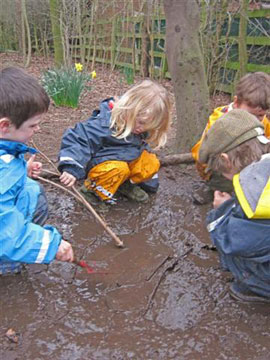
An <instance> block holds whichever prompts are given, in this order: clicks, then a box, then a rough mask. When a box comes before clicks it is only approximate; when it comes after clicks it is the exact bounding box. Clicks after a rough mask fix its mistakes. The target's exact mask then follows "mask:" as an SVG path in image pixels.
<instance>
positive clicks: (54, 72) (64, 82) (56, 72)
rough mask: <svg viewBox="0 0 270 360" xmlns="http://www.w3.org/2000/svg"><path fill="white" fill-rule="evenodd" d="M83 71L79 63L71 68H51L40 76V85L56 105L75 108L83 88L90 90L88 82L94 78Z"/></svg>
mask: <svg viewBox="0 0 270 360" xmlns="http://www.w3.org/2000/svg"><path fill="white" fill-rule="evenodd" d="M93 73H94V72H92V73H91V74H89V73H87V72H84V71H83V66H82V65H81V64H80V63H77V64H75V67H73V68H60V69H51V70H48V71H46V72H45V73H44V74H43V76H42V85H43V87H44V89H45V90H46V92H47V93H48V95H49V96H50V97H51V98H52V99H53V101H54V103H55V105H56V106H67V107H72V108H77V107H78V106H79V100H80V96H81V94H82V92H83V90H84V89H86V90H90V89H91V87H90V86H89V85H88V84H89V82H90V81H91V80H92V78H94V77H95V76H93Z"/></svg>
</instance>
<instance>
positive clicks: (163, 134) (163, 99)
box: [111, 80, 171, 147]
mask: <svg viewBox="0 0 270 360" xmlns="http://www.w3.org/2000/svg"><path fill="white" fill-rule="evenodd" d="M138 117H140V118H143V119H145V120H146V124H145V131H146V132H148V138H147V139H146V141H147V142H148V143H150V144H151V145H153V146H154V147H160V146H163V145H165V143H166V141H167V132H168V130H169V126H170V123H171V101H170V96H169V93H168V91H167V90H166V89H165V88H164V87H163V86H161V85H159V84H157V83H155V82H153V81H151V80H144V81H142V82H141V83H140V84H138V85H135V86H133V87H132V88H131V89H129V90H128V91H127V92H126V93H125V94H124V95H123V96H122V97H121V98H119V99H118V100H117V101H116V102H115V104H114V107H113V110H112V115H111V128H113V136H115V137H116V138H118V139H123V138H127V137H128V136H129V135H130V134H131V133H132V131H133V130H134V127H135V123H136V119H137V118H138Z"/></svg>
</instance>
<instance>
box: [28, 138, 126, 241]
mask: <svg viewBox="0 0 270 360" xmlns="http://www.w3.org/2000/svg"><path fill="white" fill-rule="evenodd" d="M32 144H33V146H34V147H35V148H36V149H37V150H38V152H39V153H40V155H41V156H43V157H44V159H46V160H47V162H48V163H49V164H51V165H52V167H53V168H54V169H55V171H56V173H57V174H58V175H59V176H60V175H61V173H60V172H59V170H58V169H57V167H56V166H55V164H54V163H53V162H52V161H51V159H50V158H48V156H47V155H46V154H44V153H43V152H42V151H41V150H39V149H38V147H37V146H36V144H35V142H34V140H32ZM54 184H55V183H54ZM57 185H58V184H57ZM59 186H60V185H59ZM61 188H62V189H63V188H64V187H61ZM64 189H65V188H64ZM72 190H73V191H74V193H75V195H76V197H75V198H76V199H80V200H79V201H80V202H81V203H83V204H84V205H85V207H86V208H87V209H88V210H89V211H90V212H91V213H92V215H93V216H94V217H95V218H96V219H97V220H98V222H99V223H100V224H101V225H102V226H103V228H104V229H105V230H106V231H107V233H108V234H109V235H110V236H111V237H112V238H113V239H114V241H115V243H116V246H118V247H123V246H124V243H123V241H122V240H120V239H119V237H118V236H117V235H116V234H115V233H114V232H113V231H112V230H111V228H110V227H109V226H108V225H107V224H106V223H105V221H104V220H103V219H102V218H101V216H100V215H99V214H98V213H97V212H96V210H95V209H94V208H93V206H92V205H90V204H89V203H88V202H87V201H86V200H85V198H84V197H83V196H82V195H81V194H80V193H79V191H78V190H77V189H76V188H75V186H74V185H73V186H72ZM69 193H70V194H72V191H70V190H69Z"/></svg>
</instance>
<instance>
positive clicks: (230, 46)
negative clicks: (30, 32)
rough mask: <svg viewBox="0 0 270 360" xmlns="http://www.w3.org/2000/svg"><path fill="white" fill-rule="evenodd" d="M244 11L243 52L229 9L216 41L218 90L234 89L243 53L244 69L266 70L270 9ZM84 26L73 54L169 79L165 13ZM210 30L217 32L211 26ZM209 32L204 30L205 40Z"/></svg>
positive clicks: (236, 16)
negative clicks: (218, 57)
mask: <svg viewBox="0 0 270 360" xmlns="http://www.w3.org/2000/svg"><path fill="white" fill-rule="evenodd" d="M247 15H248V19H247V21H246V24H245V36H244V37H241V48H242V49H243V48H244V49H245V50H244V53H243V51H239V43H240V40H239V39H240V38H239V26H240V15H239V14H234V15H232V14H229V15H228V16H227V18H225V19H224V21H223V23H222V28H221V32H220V34H221V36H220V38H219V39H218V40H219V44H218V45H217V46H218V47H219V48H220V50H222V52H223V53H222V59H221V60H222V61H220V62H219V65H218V68H217V71H218V75H217V76H218V80H217V86H216V88H217V89H218V90H223V91H226V92H229V93H231V92H233V88H234V81H235V80H236V79H237V78H238V72H239V68H240V62H241V60H242V59H241V57H245V58H247V59H248V60H247V65H246V71H247V72H254V71H264V72H267V73H270V9H264V10H255V11H248V13H247ZM88 26H89V31H88V33H87V34H85V35H83V39H82V40H80V39H79V38H78V37H77V36H76V37H74V38H73V41H72V44H71V45H70V47H71V53H72V56H73V58H75V59H77V60H81V61H83V62H84V61H87V62H90V61H91V62H92V63H93V66H95V63H103V64H109V65H110V66H111V67H112V68H114V67H115V66H118V67H122V68H125V69H130V70H131V71H133V72H134V73H135V72H141V73H142V74H143V75H147V76H150V77H156V78H157V77H158V78H164V77H166V78H170V74H169V72H168V66H167V61H166V55H165V32H166V20H165V16H164V15H162V14H161V15H160V14H159V15H152V16H151V17H150V18H146V17H145V16H143V15H137V16H132V17H126V18H123V17H114V18H113V20H97V21H95V22H94V23H93V24H91V23H89V25H88ZM212 27H215V24H213V25H212ZM208 30H209V29H208ZM212 31H213V32H215V28H213V29H212ZM208 36H209V34H208V33H207V34H206V41H208V40H207V38H208ZM202 41H203V40H202ZM82 54H83V57H82Z"/></svg>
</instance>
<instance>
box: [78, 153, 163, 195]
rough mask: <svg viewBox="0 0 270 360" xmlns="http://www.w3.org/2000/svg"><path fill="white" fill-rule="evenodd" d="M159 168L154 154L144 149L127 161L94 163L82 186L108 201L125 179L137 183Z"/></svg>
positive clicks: (149, 177)
mask: <svg viewBox="0 0 270 360" xmlns="http://www.w3.org/2000/svg"><path fill="white" fill-rule="evenodd" d="M159 168H160V162H159V160H158V158H157V157H156V155H155V154H152V153H149V152H148V151H146V150H144V151H143V152H142V154H141V156H140V157H139V158H138V159H136V160H133V161H131V162H129V163H128V162H125V161H112V160H109V161H105V162H103V163H101V164H98V165H96V166H95V167H93V168H92V169H91V170H90V171H89V173H88V175H87V179H86V180H85V182H84V186H85V187H86V189H87V190H91V191H94V192H95V193H96V194H97V195H98V196H99V197H100V198H101V199H102V200H105V201H108V200H111V199H112V198H113V195H114V194H115V193H116V191H117V190H118V188H119V186H120V185H121V184H123V183H124V182H125V181H126V180H128V179H129V180H130V181H131V182H132V183H134V184H139V183H141V182H144V181H147V180H149V179H151V178H152V177H153V176H154V175H155V174H156V173H157V172H158V170H159Z"/></svg>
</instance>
